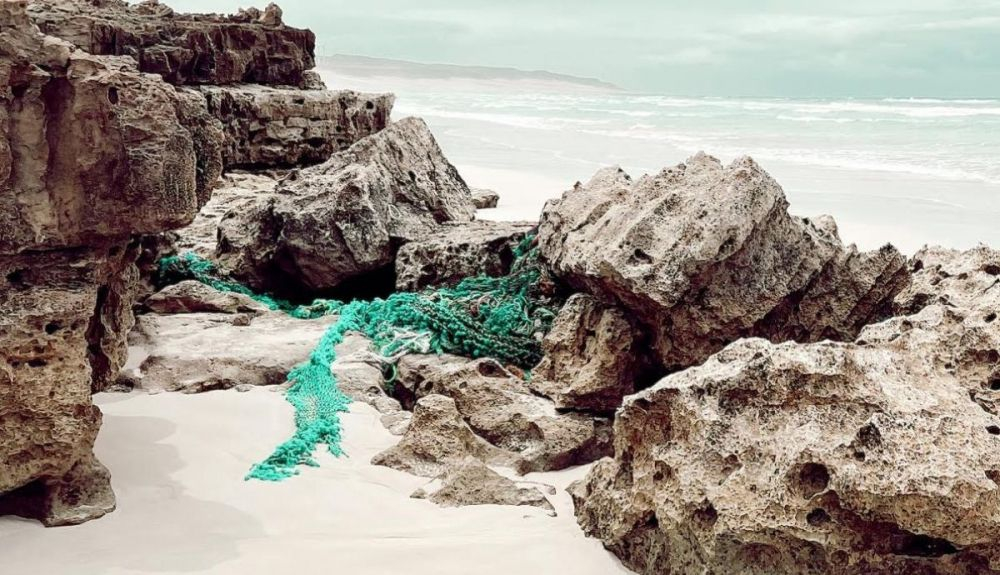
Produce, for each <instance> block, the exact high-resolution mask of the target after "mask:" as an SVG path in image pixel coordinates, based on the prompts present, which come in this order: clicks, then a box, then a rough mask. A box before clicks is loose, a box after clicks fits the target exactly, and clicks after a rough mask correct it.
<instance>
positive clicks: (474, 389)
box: [394, 355, 611, 474]
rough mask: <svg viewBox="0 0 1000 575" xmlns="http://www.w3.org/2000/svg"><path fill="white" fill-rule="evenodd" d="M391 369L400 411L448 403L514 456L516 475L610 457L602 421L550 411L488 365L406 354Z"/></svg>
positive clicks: (512, 379) (514, 379) (607, 432)
mask: <svg viewBox="0 0 1000 575" xmlns="http://www.w3.org/2000/svg"><path fill="white" fill-rule="evenodd" d="M397 369H398V379H397V381H396V382H395V386H394V392H395V394H396V396H397V397H398V398H400V399H401V401H402V403H403V405H404V407H406V406H410V405H413V401H415V400H419V399H420V398H422V397H425V396H428V395H444V396H446V397H449V398H452V399H454V401H455V405H456V406H457V409H458V411H459V413H461V415H462V417H463V418H464V420H465V421H466V423H468V425H469V427H470V428H471V429H472V431H474V432H475V433H476V434H477V435H479V436H480V437H482V438H484V439H486V440H487V441H489V442H490V443H491V444H493V445H495V446H497V447H500V448H502V449H504V450H506V451H507V452H509V453H510V454H511V455H512V456H514V458H515V459H516V464H515V465H514V468H515V469H516V470H517V471H518V472H519V473H522V474H524V473H529V472H532V471H550V470H557V469H564V468H566V467H571V466H573V465H581V464H584V463H589V462H591V461H594V460H596V459H598V458H600V457H603V456H604V455H607V454H608V453H609V452H610V451H609V450H610V442H611V437H610V431H611V430H610V428H609V425H608V422H607V420H604V419H601V418H592V417H587V416H583V415H578V414H562V413H558V412H556V409H555V406H554V405H553V404H552V402H551V401H548V400H546V399H544V398H541V397H537V396H535V395H534V394H532V393H531V390H530V389H529V388H528V386H527V384H526V383H525V382H524V381H523V380H521V379H519V378H517V377H515V376H514V375H512V374H511V373H510V372H508V371H507V370H506V369H504V368H503V367H501V366H500V365H499V364H498V363H496V362H495V361H493V360H489V359H480V360H468V359H465V358H461V357H456V356H448V355H444V356H424V355H412V356H407V357H404V358H403V359H401V360H400V362H399V364H398V366H397ZM416 424H417V423H416V420H414V422H413V423H412V424H411V427H412V426H413V425H416Z"/></svg>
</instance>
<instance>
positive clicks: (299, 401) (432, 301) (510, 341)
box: [160, 237, 556, 481]
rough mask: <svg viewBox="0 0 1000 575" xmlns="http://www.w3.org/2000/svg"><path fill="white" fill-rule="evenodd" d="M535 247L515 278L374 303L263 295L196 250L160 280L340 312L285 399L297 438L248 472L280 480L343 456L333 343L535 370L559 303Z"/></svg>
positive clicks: (319, 312) (473, 281) (386, 354)
mask: <svg viewBox="0 0 1000 575" xmlns="http://www.w3.org/2000/svg"><path fill="white" fill-rule="evenodd" d="M532 246H533V238H532V237H527V238H525V240H524V241H523V242H521V244H519V245H518V247H517V249H516V250H515V256H516V259H515V262H514V264H513V266H512V269H511V272H510V273H509V274H508V275H506V276H503V277H487V276H477V277H470V278H466V279H464V280H462V281H461V282H459V283H458V284H457V285H455V286H453V287H440V288H434V289H428V290H424V291H421V292H402V293H395V294H392V295H390V296H389V297H388V298H386V299H375V300H371V301H362V300H355V301H352V302H349V303H344V302H339V301H333V300H317V301H315V302H313V303H312V304H309V305H306V306H301V305H294V304H292V303H290V302H287V301H284V300H280V299H275V298H272V297H269V296H267V295H262V294H256V293H254V292H253V291H252V290H250V289H248V288H247V287H246V286H243V285H241V284H239V283H237V282H233V281H231V280H229V279H227V278H225V277H223V276H222V274H220V273H219V271H218V270H217V269H216V268H215V266H214V265H212V263H211V262H209V261H207V260H205V259H203V258H200V257H198V256H196V255H194V254H190V253H188V254H183V255H180V256H173V257H168V258H164V259H163V260H161V261H160V283H161V284H162V285H165V284H170V283H176V282H179V281H183V280H189V279H193V280H197V281H200V282H203V283H205V284H207V285H209V286H212V287H213V288H215V289H218V290H220V291H226V292H235V293H241V294H245V295H248V296H250V297H252V298H253V299H255V300H256V301H259V302H261V303H263V304H265V305H266V306H267V307H268V308H269V309H272V310H281V311H284V312H286V313H289V314H290V315H292V316H294V317H297V318H315V317H321V316H324V315H337V321H336V323H334V324H333V325H332V326H331V327H330V328H329V329H328V330H327V332H326V333H325V334H324V336H323V338H322V340H321V341H320V342H319V344H318V345H317V346H316V349H315V350H314V351H313V352H312V354H311V356H310V357H309V360H308V361H307V362H305V363H303V364H300V365H298V366H296V367H295V368H294V369H293V370H292V371H291V372H290V373H289V375H288V381H289V382H290V383H291V384H292V385H291V387H290V388H289V389H288V392H287V394H286V397H287V399H288V401H289V403H291V404H292V405H293V406H294V408H295V428H296V431H295V434H294V435H293V436H292V438H291V439H289V440H287V441H286V442H284V443H283V444H281V445H279V446H278V447H277V448H276V449H275V450H274V452H273V453H272V454H271V456H270V457H268V458H267V459H265V460H264V461H263V462H261V463H258V464H256V465H254V466H253V468H252V469H251V470H250V473H249V474H248V475H247V479H263V480H270V481H278V480H281V479H285V478H287V477H291V476H293V475H296V474H297V473H298V470H297V468H298V466H299V465H312V466H315V465H316V461H315V460H314V459H313V457H312V455H313V453H314V452H315V450H316V449H317V448H318V447H319V446H321V445H325V446H326V447H327V449H328V450H329V451H330V453H332V454H334V455H338V456H339V455H341V454H342V453H343V452H342V449H341V446H340V441H341V435H340V434H341V429H340V418H339V415H338V414H339V413H340V412H342V411H346V410H347V406H348V405H349V404H350V399H349V398H348V397H347V396H346V395H344V394H343V393H342V392H341V391H340V390H339V389H338V388H337V382H336V379H335V377H334V376H333V374H332V373H331V371H330V366H331V364H332V363H333V362H334V360H335V359H336V354H335V351H334V348H335V347H336V346H337V345H338V344H340V343H341V342H342V341H343V340H344V336H345V335H346V334H347V333H348V332H360V333H363V334H364V335H366V336H367V337H368V338H370V339H371V340H372V342H374V345H375V346H376V348H377V349H378V355H379V356H380V357H382V358H384V359H385V361H387V363H391V361H392V360H393V359H394V358H398V357H399V356H400V355H402V354H405V353H411V352H415V353H453V354H457V355H463V356H466V357H472V358H480V357H491V358H494V359H497V360H499V361H501V362H503V363H506V364H511V365H515V366H518V367H521V368H523V369H525V370H530V369H531V368H532V367H534V366H535V365H536V364H537V363H538V362H539V361H540V360H541V358H542V351H541V345H540V342H539V338H538V334H544V333H546V332H547V331H548V330H549V328H550V327H551V325H552V320H553V318H554V317H555V311H556V310H555V304H554V303H553V300H552V299H551V298H550V297H549V296H548V295H546V294H545V293H543V292H544V291H545V290H543V289H542V287H541V279H542V267H541V265H540V264H539V263H538V254H537V248H533V247H532Z"/></svg>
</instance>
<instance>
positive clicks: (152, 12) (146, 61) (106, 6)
mask: <svg viewBox="0 0 1000 575" xmlns="http://www.w3.org/2000/svg"><path fill="white" fill-rule="evenodd" d="M154 8H155V9H154ZM275 8H277V7H275ZM29 10H30V14H31V18H32V20H34V22H35V23H36V24H37V25H38V27H39V28H41V30H42V32H44V33H46V34H49V35H51V36H56V37H58V38H62V39H64V40H67V41H69V42H71V43H73V44H75V45H77V46H79V47H80V48H82V49H83V50H86V51H87V52H90V53H91V54H96V55H104V56H131V57H132V58H134V59H135V60H136V61H137V62H138V63H139V69H140V70H142V71H143V72H146V73H150V74H160V75H161V76H162V77H163V79H164V80H166V81H167V82H170V83H171V84H175V85H181V84H237V83H241V82H246V83H257V84H276V85H287V86H300V85H302V84H303V83H304V80H305V78H304V73H305V71H306V70H310V69H312V68H313V67H314V66H315V65H316V61H315V47H316V37H315V35H314V34H313V33H312V32H310V31H309V30H300V29H297V28H292V27H290V26H285V25H284V24H282V23H281V19H280V16H276V14H277V13H276V12H275V11H274V10H273V9H270V8H269V9H268V10H267V11H265V13H264V14H263V15H260V16H257V17H254V15H253V14H251V13H250V12H246V11H245V12H242V13H240V14H236V15H233V16H220V15H217V14H178V13H175V12H173V11H172V10H170V9H169V8H167V7H166V6H163V5H160V4H157V3H150V2H143V3H140V4H138V5H132V6H130V5H129V4H128V3H127V2H125V1H124V0H101V1H100V2H96V3H95V2H88V1H86V0H31V3H30V8H29ZM258 13H259V11H258Z"/></svg>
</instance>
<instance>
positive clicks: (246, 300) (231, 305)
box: [143, 280, 268, 314]
mask: <svg viewBox="0 0 1000 575" xmlns="http://www.w3.org/2000/svg"><path fill="white" fill-rule="evenodd" d="M143 305H144V306H145V307H146V308H147V309H149V311H152V312H155V313H158V314H175V313H199V312H204V313H251V314H262V313H267V311H268V307H267V306H265V305H264V304H262V303H259V302H256V301H254V300H253V298H251V297H250V296H247V295H243V294H238V293H231V292H220V291H219V290H217V289H215V288H213V287H211V286H208V285H205V284H203V283H201V282H199V281H195V280H188V281H183V282H181V283H178V284H174V285H170V286H167V287H165V288H163V289H162V290H160V291H159V292H157V293H155V294H153V295H151V296H149V298H147V299H146V301H145V302H143Z"/></svg>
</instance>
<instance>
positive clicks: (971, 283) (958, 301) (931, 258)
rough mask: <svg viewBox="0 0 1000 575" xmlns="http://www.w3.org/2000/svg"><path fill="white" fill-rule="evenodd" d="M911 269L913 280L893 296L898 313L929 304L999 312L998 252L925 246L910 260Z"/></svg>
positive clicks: (999, 253)
mask: <svg viewBox="0 0 1000 575" xmlns="http://www.w3.org/2000/svg"><path fill="white" fill-rule="evenodd" d="M910 268H911V270H912V273H913V281H912V282H911V283H910V285H909V286H907V288H906V289H905V290H903V291H902V292H900V294H899V295H898V296H896V302H895V308H896V312H897V313H898V314H910V313H916V312H918V311H920V310H921V309H923V308H924V306H927V305H931V304H941V305H945V306H950V307H960V308H966V309H980V310H984V311H987V315H988V314H989V311H1000V250H994V249H990V248H988V247H986V246H979V247H976V248H973V249H971V250H968V251H965V252H960V251H958V250H950V249H945V248H941V247H928V248H924V249H922V250H920V251H919V252H917V254H916V255H915V256H913V257H912V258H910Z"/></svg>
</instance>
